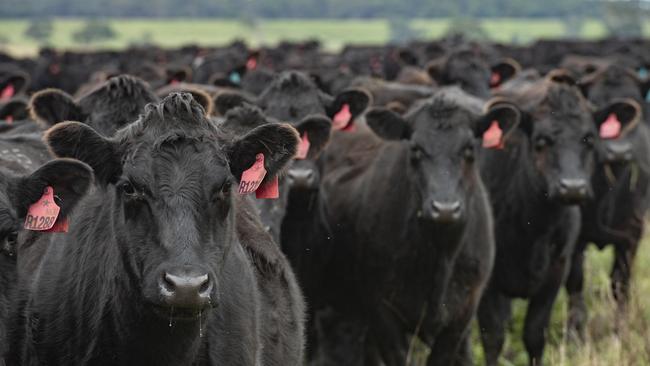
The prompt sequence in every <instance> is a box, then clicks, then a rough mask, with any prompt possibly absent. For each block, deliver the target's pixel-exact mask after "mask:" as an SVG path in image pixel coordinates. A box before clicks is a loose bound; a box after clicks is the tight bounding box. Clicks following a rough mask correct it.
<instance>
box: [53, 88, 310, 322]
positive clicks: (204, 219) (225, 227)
mask: <svg viewBox="0 0 650 366" xmlns="http://www.w3.org/2000/svg"><path fill="white" fill-rule="evenodd" d="M46 141H47V143H48V145H49V146H50V148H51V150H52V152H53V153H54V154H55V155H57V156H70V157H76V158H78V159H80V160H82V161H84V162H86V163H88V164H89V165H90V166H92V167H93V168H94V169H95V171H96V176H97V178H98V180H99V181H100V183H101V184H102V185H103V186H104V189H106V190H107V191H108V193H107V195H106V197H107V200H109V201H108V202H106V204H107V205H110V206H111V207H113V208H114V210H113V219H112V220H113V222H114V225H115V233H116V235H117V242H118V243H119V246H120V248H119V250H120V251H121V253H122V258H124V263H123V264H124V266H125V267H126V268H127V272H129V273H131V274H132V275H131V276H132V277H133V278H132V281H134V282H136V283H138V284H139V286H138V287H139V288H141V289H142V300H143V301H144V302H145V303H147V304H150V305H151V306H152V307H153V309H154V310H155V312H156V313H158V314H160V315H162V316H165V317H169V316H170V314H171V315H172V316H173V317H175V318H178V319H183V318H184V319H188V318H190V319H196V318H197V316H200V314H201V312H202V311H203V310H205V309H209V308H210V307H215V306H219V304H220V301H219V299H220V296H221V295H220V294H221V290H222V283H223V281H224V278H223V276H224V274H223V268H224V263H225V262H226V260H227V258H229V253H230V252H231V250H232V248H233V246H234V245H238V244H237V243H238V239H237V236H236V235H237V234H236V232H235V214H236V212H237V209H238V203H239V202H241V200H242V199H243V198H242V197H240V196H239V193H238V189H237V187H238V184H239V182H240V179H241V177H242V174H243V172H244V171H246V170H248V169H249V168H250V167H251V166H252V165H253V163H254V162H255V161H256V156H257V155H258V154H263V156H264V167H265V169H266V171H267V174H266V178H265V179H264V180H265V181H268V180H270V179H273V177H275V176H276V175H277V174H278V172H279V171H280V170H281V169H282V168H283V167H284V166H285V165H286V163H287V162H289V161H290V160H291V158H293V156H294V154H295V153H296V145H297V142H298V137H297V133H296V131H295V129H293V128H292V127H290V126H288V125H283V124H266V125H263V126H259V127H257V128H254V129H252V130H251V131H249V132H248V133H246V134H245V135H243V136H241V137H238V138H235V139H231V138H227V137H226V136H225V134H224V133H223V132H222V131H220V130H219V129H218V128H217V127H216V125H215V124H214V123H213V122H211V121H210V120H208V119H207V118H206V115H205V111H204V110H203V108H202V107H201V105H200V104H198V103H197V102H196V101H195V100H194V99H193V98H192V95H191V94H189V93H183V94H171V95H169V96H167V97H166V98H165V99H163V101H162V102H160V103H159V104H149V105H147V106H146V108H145V113H144V114H143V115H142V116H141V117H140V118H139V119H138V120H137V121H136V122H133V123H131V124H130V125H128V126H127V127H125V128H124V129H122V130H120V131H118V132H117V133H116V134H115V136H114V137H112V138H105V137H103V136H101V135H100V134H99V133H97V132H96V131H94V130H93V129H92V128H91V127H89V126H87V125H84V124H81V123H76V122H66V123H62V124H59V125H57V126H55V127H53V128H52V129H51V130H50V131H49V132H48V133H47V135H46ZM172 308H173V311H171V312H170V309H172Z"/></svg>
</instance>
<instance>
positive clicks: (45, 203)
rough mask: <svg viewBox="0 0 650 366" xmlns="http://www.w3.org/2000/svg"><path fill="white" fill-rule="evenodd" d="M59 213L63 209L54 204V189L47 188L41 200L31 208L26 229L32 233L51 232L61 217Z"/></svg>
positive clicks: (28, 212) (26, 220)
mask: <svg viewBox="0 0 650 366" xmlns="http://www.w3.org/2000/svg"><path fill="white" fill-rule="evenodd" d="M59 211H61V208H60V207H59V206H57V204H56V203H55V202H54V189H52V187H50V186H47V187H45V192H44V193H43V195H42V196H41V198H40V199H39V200H38V201H36V203H34V204H32V205H31V206H29V210H28V211H27V217H26V218H25V225H24V227H25V229H27V230H32V231H47V230H50V229H52V227H53V226H54V224H55V223H56V219H57V217H59Z"/></svg>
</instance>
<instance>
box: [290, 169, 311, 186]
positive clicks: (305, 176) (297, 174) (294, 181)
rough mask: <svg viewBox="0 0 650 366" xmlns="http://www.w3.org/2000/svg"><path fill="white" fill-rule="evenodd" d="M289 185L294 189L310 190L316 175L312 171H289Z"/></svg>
mask: <svg viewBox="0 0 650 366" xmlns="http://www.w3.org/2000/svg"><path fill="white" fill-rule="evenodd" d="M288 177H289V185H290V186H291V187H295V188H310V187H313V186H314V185H315V184H316V173H315V172H314V171H313V170H312V169H290V170H289V174H288Z"/></svg>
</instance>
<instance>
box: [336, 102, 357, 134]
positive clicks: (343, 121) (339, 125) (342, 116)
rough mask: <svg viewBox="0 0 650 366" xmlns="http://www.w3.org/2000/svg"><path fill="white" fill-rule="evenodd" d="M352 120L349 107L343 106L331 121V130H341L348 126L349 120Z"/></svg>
mask: <svg viewBox="0 0 650 366" xmlns="http://www.w3.org/2000/svg"><path fill="white" fill-rule="evenodd" d="M351 119H352V113H350V105H349V104H347V103H346V104H343V106H342V107H341V110H339V111H338V112H336V114H335V115H334V118H333V119H332V129H334V130H342V129H344V128H345V127H347V126H348V124H349V123H350V120H351Z"/></svg>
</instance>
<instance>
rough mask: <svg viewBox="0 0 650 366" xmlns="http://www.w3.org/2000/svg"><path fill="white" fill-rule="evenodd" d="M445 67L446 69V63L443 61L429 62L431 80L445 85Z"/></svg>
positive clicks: (428, 71) (428, 69) (428, 70)
mask: <svg viewBox="0 0 650 366" xmlns="http://www.w3.org/2000/svg"><path fill="white" fill-rule="evenodd" d="M443 67H444V63H443V61H442V59H439V60H433V61H431V62H429V64H428V65H427V67H426V69H427V73H428V74H429V76H430V77H431V79H433V80H434V81H435V82H436V84H438V85H441V84H444V80H443V71H442V70H443Z"/></svg>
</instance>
